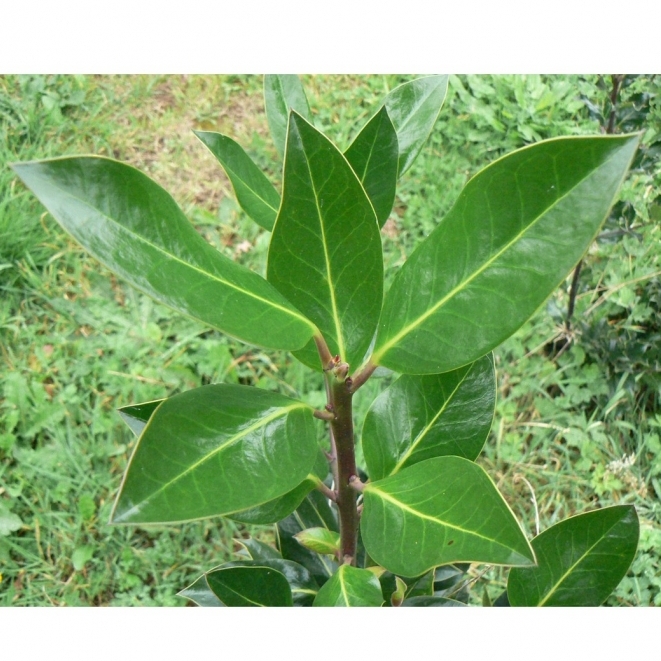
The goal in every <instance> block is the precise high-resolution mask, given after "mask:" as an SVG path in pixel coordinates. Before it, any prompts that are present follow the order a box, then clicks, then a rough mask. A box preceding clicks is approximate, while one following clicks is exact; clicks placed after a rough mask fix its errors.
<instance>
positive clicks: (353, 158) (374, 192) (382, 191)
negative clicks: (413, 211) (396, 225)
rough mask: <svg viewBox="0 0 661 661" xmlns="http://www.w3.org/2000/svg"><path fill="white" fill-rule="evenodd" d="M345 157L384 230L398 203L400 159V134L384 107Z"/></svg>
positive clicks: (354, 142)
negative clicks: (393, 207)
mask: <svg viewBox="0 0 661 661" xmlns="http://www.w3.org/2000/svg"><path fill="white" fill-rule="evenodd" d="M344 155H345V157H346V159H347V161H349V163H350V165H351V167H352V168H353V170H354V172H355V173H356V175H357V176H358V179H360V182H361V183H362V185H363V188H364V189H365V192H366V193H367V195H368V197H369V199H370V201H371V202H372V206H373V207H374V211H375V212H376V217H377V220H378V221H379V227H383V224H384V223H385V222H386V220H387V219H388V216H389V215H390V212H391V211H392V205H393V203H394V201H395V189H396V187H397V164H398V159H399V147H398V144H397V133H396V132H395V128H394V126H393V125H392V122H391V121H390V118H389V117H388V111H387V110H386V109H385V107H383V108H381V110H379V112H377V113H376V115H374V117H372V119H371V120H370V121H369V122H368V123H367V124H366V125H365V126H364V128H363V129H362V131H361V132H360V133H359V134H358V135H357V136H356V138H355V139H354V141H353V142H352V143H351V145H350V147H349V149H347V150H346V151H345V152H344Z"/></svg>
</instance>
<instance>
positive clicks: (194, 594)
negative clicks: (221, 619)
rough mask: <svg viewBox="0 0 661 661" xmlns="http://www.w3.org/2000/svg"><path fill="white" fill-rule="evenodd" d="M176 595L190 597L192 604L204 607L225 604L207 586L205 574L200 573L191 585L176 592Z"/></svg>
mask: <svg viewBox="0 0 661 661" xmlns="http://www.w3.org/2000/svg"><path fill="white" fill-rule="evenodd" d="M177 596H179V597H185V598H186V599H190V600H191V601H192V602H193V603H194V604H197V605H198V606H202V607H205V608H208V607H218V606H224V605H225V604H224V603H223V602H222V601H221V600H220V599H218V597H217V596H216V595H215V594H214V593H213V590H212V589H211V588H210V587H209V584H208V583H207V577H206V574H202V576H200V577H199V578H198V579H197V580H196V581H194V582H193V583H191V585H189V586H188V587H187V588H184V589H183V590H182V591H181V592H178V593H177Z"/></svg>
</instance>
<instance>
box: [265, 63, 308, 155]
mask: <svg viewBox="0 0 661 661" xmlns="http://www.w3.org/2000/svg"><path fill="white" fill-rule="evenodd" d="M264 103H265V105H266V119H267V121H268V123H269V128H270V129H271V136H272V137H273V142H274V144H275V148H276V149H277V150H278V154H280V156H283V155H284V153H285V143H286V141H287V122H288V120H289V112H290V110H295V111H296V112H297V113H298V114H299V115H300V116H301V117H304V118H305V119H306V120H307V121H308V122H310V123H312V113H311V112H310V106H309V104H308V98H307V96H305V90H304V89H303V85H302V84H301V81H300V80H299V78H298V76H296V75H293V74H267V75H266V76H264Z"/></svg>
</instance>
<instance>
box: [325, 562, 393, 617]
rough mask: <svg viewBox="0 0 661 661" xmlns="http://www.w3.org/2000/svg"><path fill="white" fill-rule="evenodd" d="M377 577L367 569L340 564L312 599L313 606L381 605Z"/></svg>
mask: <svg viewBox="0 0 661 661" xmlns="http://www.w3.org/2000/svg"><path fill="white" fill-rule="evenodd" d="M382 604H383V594H381V586H380V584H379V579H378V578H377V577H376V576H375V575H374V574H373V573H372V572H371V571H368V570H367V569H358V568H357V567H352V566H351V565H341V566H340V568H339V569H338V570H337V571H336V572H335V573H334V574H333V576H332V577H331V578H330V580H328V581H327V582H326V583H325V584H324V585H323V587H322V588H321V589H320V590H319V594H318V595H317V597H316V599H315V600H314V604H313V606H349V607H351V606H381V605H382Z"/></svg>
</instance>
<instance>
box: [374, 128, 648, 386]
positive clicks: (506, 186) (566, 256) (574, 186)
mask: <svg viewBox="0 0 661 661" xmlns="http://www.w3.org/2000/svg"><path fill="white" fill-rule="evenodd" d="M638 140H639V136H638V135H635V136H621V137H620V136H617V137H611V136H603V137H594V138H592V137H590V138H583V137H580V138H560V139H554V140H547V141H545V142H540V143H538V144H535V145H532V146H529V147H525V148H524V149H520V150H518V151H516V152H514V153H512V154H509V155H508V156H505V157H503V158H501V159H499V160H498V161H496V162H495V163H492V164H491V165H490V166H488V167H487V168H485V169H484V170H482V171H481V172H480V173H478V174H477V175H476V176H475V177H474V178H473V179H471V180H470V181H469V182H468V184H466V187H465V188H464V190H463V192H462V193H461V195H460V196H459V199H458V200H457V202H456V203H455V205H454V206H453V207H452V209H451V210H450V212H449V213H448V214H447V216H445V218H444V219H443V220H442V221H441V222H440V223H439V225H438V226H437V227H436V229H435V230H434V231H433V232H432V233H431V234H430V235H429V236H428V237H427V239H425V240H424V241H423V242H422V243H421V244H420V245H419V246H418V247H417V248H416V249H415V250H414V251H413V253H412V254H411V256H410V257H409V259H408V260H407V261H406V263H405V264H404V265H403V266H402V268H401V269H400V270H399V271H398V273H397V275H396V276H395V279H394V281H393V284H392V287H391V288H390V290H389V291H388V293H387V295H386V297H385V300H384V305H383V313H382V315H381V320H380V322H379V332H378V337H377V340H376V348H375V351H374V355H373V358H372V360H373V362H374V363H375V364H377V365H384V366H385V367H389V368H391V369H393V370H396V371H399V372H403V373H409V374H436V373H440V372H447V371H450V370H452V369H456V368H457V367H460V366H462V365H465V364H467V363H470V362H472V361H474V360H476V359H477V358H479V357H480V356H482V355H484V354H485V353H487V352H488V351H490V350H491V349H493V348H494V347H496V346H497V345H499V344H500V343H501V342H503V341H504V340H505V339H506V338H508V337H509V336H510V335H512V333H514V332H515V331H516V330H517V329H518V328H519V327H520V326H521V325H522V324H523V323H524V322H525V321H526V320H527V319H529V318H530V317H531V316H532V314H533V313H534V312H535V311H536V310H537V308H538V307H539V306H540V305H541V304H542V303H543V302H544V301H545V300H546V298H548V296H549V295H550V294H551V293H552V292H553V290H554V289H555V288H556V287H557V286H558V285H559V283H560V282H562V280H563V279H564V278H565V277H566V275H567V274H568V273H569V271H570V270H571V268H572V267H573V266H574V265H575V264H576V262H577V261H578V260H579V259H580V258H581V256H582V255H583V253H584V252H585V251H586V250H587V248H588V247H589V245H590V244H591V243H592V241H593V239H594V237H595V235H596V234H597V232H598V230H599V228H600V226H601V224H602V222H603V221H604V219H605V218H606V215H607V213H608V210H609V209H610V206H611V204H612V202H613V199H614V197H615V195H616V194H617V191H618V189H619V187H620V184H621V182H622V180H623V178H624V176H625V175H626V172H627V170H628V168H629V164H630V162H631V159H632V157H633V155H634V153H635V151H636V148H637V146H638Z"/></svg>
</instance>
